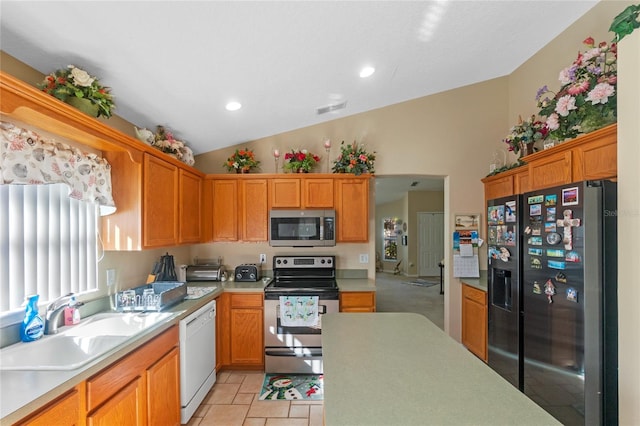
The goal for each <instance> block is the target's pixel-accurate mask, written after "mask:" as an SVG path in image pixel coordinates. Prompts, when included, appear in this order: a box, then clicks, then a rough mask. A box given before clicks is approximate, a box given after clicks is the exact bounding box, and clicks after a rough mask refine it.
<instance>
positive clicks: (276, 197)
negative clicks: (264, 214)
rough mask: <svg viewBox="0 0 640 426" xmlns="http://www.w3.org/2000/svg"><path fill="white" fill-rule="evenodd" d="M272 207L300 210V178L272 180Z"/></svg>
mask: <svg viewBox="0 0 640 426" xmlns="http://www.w3.org/2000/svg"><path fill="white" fill-rule="evenodd" d="M270 189H271V195H270V198H271V207H272V208H278V209H279V208H290V209H291V208H300V207H302V202H301V198H300V179H299V178H290V179H285V178H275V179H271V188H270Z"/></svg>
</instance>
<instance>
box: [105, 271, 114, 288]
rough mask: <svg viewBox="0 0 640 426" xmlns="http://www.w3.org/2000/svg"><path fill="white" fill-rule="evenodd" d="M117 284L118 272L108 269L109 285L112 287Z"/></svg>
mask: <svg viewBox="0 0 640 426" xmlns="http://www.w3.org/2000/svg"><path fill="white" fill-rule="evenodd" d="M115 283H116V270H115V269H107V285H108V286H112V285H114V284H115Z"/></svg>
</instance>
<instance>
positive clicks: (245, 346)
mask: <svg viewBox="0 0 640 426" xmlns="http://www.w3.org/2000/svg"><path fill="white" fill-rule="evenodd" d="M262 312H263V311H262V309H255V308H231V364H237V365H255V366H261V365H264V361H263V359H264V344H263V336H262V333H263V330H262V323H263V318H262V315H263V313H262Z"/></svg>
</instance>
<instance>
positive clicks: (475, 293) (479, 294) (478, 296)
mask: <svg viewBox="0 0 640 426" xmlns="http://www.w3.org/2000/svg"><path fill="white" fill-rule="evenodd" d="M462 296H463V297H464V298H466V299H470V300H474V301H476V302H478V303H480V304H482V305H485V304H486V303H487V293H486V292H484V291H482V290H478V289H477V288H474V287H470V286H468V285H466V284H463V285H462Z"/></svg>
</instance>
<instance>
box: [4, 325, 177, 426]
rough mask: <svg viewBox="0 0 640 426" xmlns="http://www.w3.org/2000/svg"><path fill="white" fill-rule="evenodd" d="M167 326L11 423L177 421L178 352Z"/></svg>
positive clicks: (68, 425)
mask: <svg viewBox="0 0 640 426" xmlns="http://www.w3.org/2000/svg"><path fill="white" fill-rule="evenodd" d="M178 344H179V340H178V326H173V327H171V328H170V329H168V330H167V331H165V332H163V333H162V334H160V335H158V336H157V337H155V338H153V339H152V340H150V341H149V342H147V343H145V344H144V345H142V346H140V347H139V348H138V349H136V350H134V351H133V352H131V353H129V354H128V355H125V356H124V357H122V358H121V359H119V360H118V361H116V362H114V363H113V364H111V365H110V366H109V367H107V368H105V369H103V370H102V371H100V372H99V373H97V374H95V375H93V376H91V377H89V378H88V379H87V380H86V381H84V382H82V383H80V384H78V385H77V386H76V387H74V388H73V389H71V390H70V391H68V392H67V393H65V394H64V395H62V396H61V397H59V398H57V399H56V400H54V401H52V402H51V403H49V404H47V405H46V406H44V407H42V408H40V409H38V410H36V411H35V412H34V413H33V414H31V415H29V416H27V417H25V418H24V419H23V420H21V421H20V422H18V423H16V424H17V425H47V426H48V425H59V426H72V425H84V424H86V425H87V426H112V425H123V426H128V425H153V426H156V425H160V426H165V425H166V426H176V425H179V424H180V362H179V361H180V360H179V356H180V351H179V347H178Z"/></svg>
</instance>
